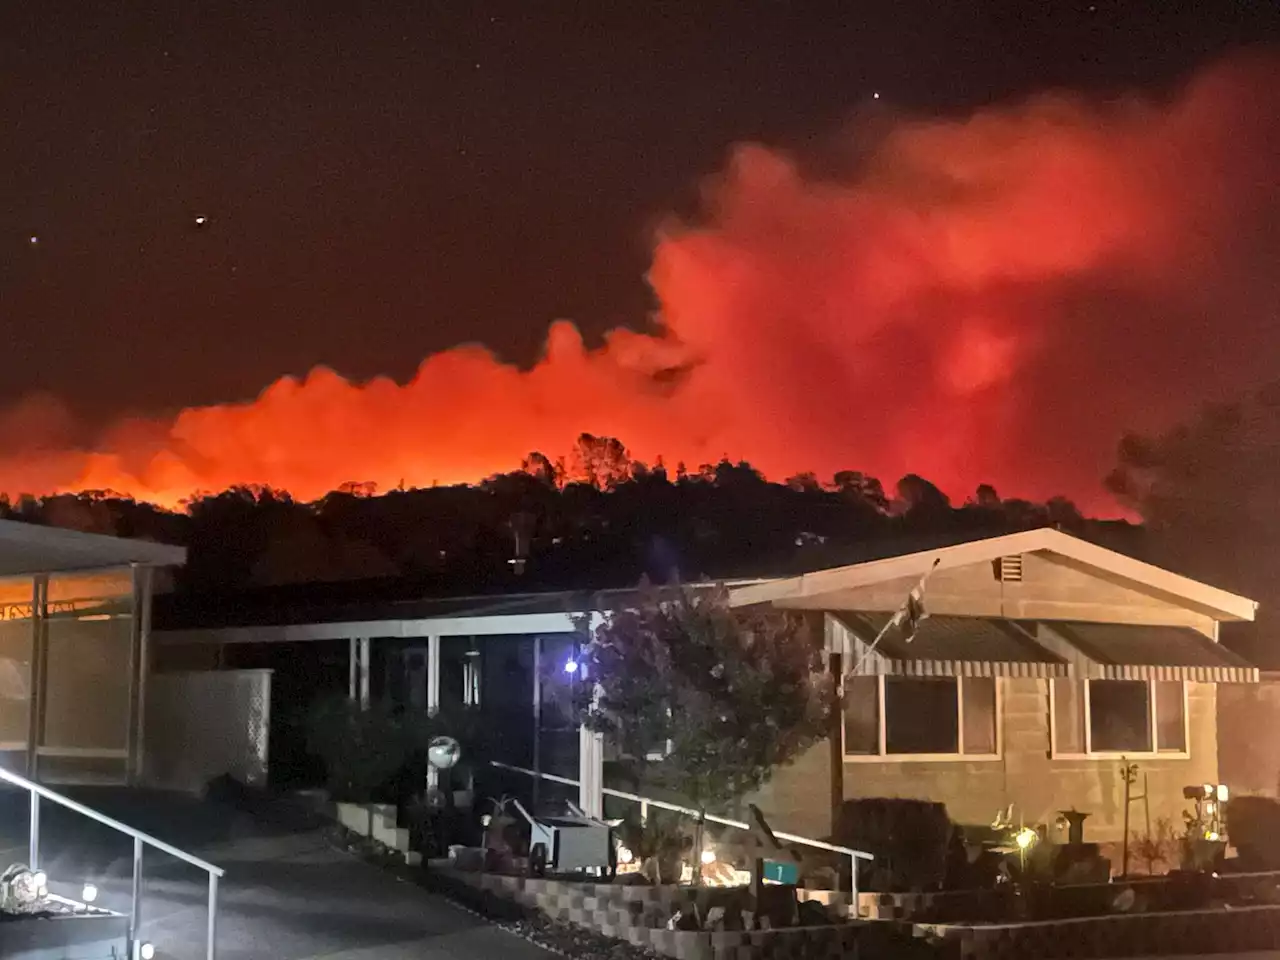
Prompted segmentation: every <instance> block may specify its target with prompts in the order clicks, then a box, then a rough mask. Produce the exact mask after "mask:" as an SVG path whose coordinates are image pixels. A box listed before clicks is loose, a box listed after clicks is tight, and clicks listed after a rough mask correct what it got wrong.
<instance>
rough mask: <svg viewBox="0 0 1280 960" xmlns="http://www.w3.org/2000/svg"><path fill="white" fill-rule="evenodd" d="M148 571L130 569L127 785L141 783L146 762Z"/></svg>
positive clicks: (150, 584) (148, 671)
mask: <svg viewBox="0 0 1280 960" xmlns="http://www.w3.org/2000/svg"><path fill="white" fill-rule="evenodd" d="M152 584H153V580H152V568H151V567H148V566H143V565H141V564H136V563H135V564H134V565H133V611H132V612H133V637H132V643H131V644H130V646H129V661H130V662H129V727H128V731H127V733H126V737H127V740H126V748H127V750H128V753H129V760H128V763H129V769H128V771H127V775H128V778H129V782H130V783H133V784H137V783H139V782H141V780H142V777H143V774H144V772H145V767H146V764H145V760H146V722H147V675H148V674H149V673H150V672H151V597H152V592H153V591H152Z"/></svg>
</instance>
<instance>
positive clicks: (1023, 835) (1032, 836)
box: [1013, 827, 1040, 851]
mask: <svg viewBox="0 0 1280 960" xmlns="http://www.w3.org/2000/svg"><path fill="white" fill-rule="evenodd" d="M1039 839H1040V834H1038V833H1036V832H1035V831H1034V830H1032V829H1031V828H1030V827H1023V828H1022V829H1021V830H1019V831H1018V832H1017V833H1015V834H1014V835H1013V842H1014V843H1016V844H1017V845H1018V849H1019V850H1024V851H1025V850H1028V849H1030V848H1031V846H1032V845H1033V844H1035V842H1036V841H1037V840H1039Z"/></svg>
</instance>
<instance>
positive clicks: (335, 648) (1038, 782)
mask: <svg viewBox="0 0 1280 960" xmlns="http://www.w3.org/2000/svg"><path fill="white" fill-rule="evenodd" d="M926 573H928V574H929V577H928V580H927V583H926V591H925V607H926V610H927V611H928V614H929V616H928V617H927V618H926V619H925V620H924V621H923V623H922V625H921V627H920V629H919V631H918V632H917V634H916V635H915V637H914V638H913V639H912V640H911V641H910V642H907V641H906V639H905V638H904V637H903V636H902V635H901V634H900V633H899V632H898V631H896V630H895V629H889V630H887V631H885V632H884V634H883V637H882V638H881V640H880V642H879V644H878V645H877V646H875V648H874V649H872V644H873V643H874V641H875V638H876V637H877V636H878V635H880V634H881V632H882V628H884V627H885V624H886V622H887V621H888V620H889V618H890V617H891V616H892V614H893V612H894V611H896V610H897V609H898V608H899V607H900V606H901V605H902V604H903V602H904V600H905V598H906V596H907V595H908V593H909V592H910V591H911V589H912V588H913V587H914V586H916V584H917V583H919V581H920V580H921V578H922V577H923V576H924V575H925V574H926ZM728 586H729V587H730V591H731V598H732V602H733V603H734V604H735V605H751V604H769V605H772V606H773V607H776V608H779V609H786V610H794V611H802V612H804V613H805V614H806V615H808V616H810V617H811V618H812V620H813V624H814V626H815V627H816V628H819V629H821V630H822V631H823V635H824V637H825V638H826V649H827V651H828V654H829V658H828V662H829V666H830V669H831V670H833V671H834V672H836V673H837V674H839V675H841V676H843V677H844V691H845V695H844V703H845V707H844V711H843V717H842V722H841V723H840V724H839V726H838V730H835V729H833V736H832V737H831V738H830V742H828V743H824V744H822V745H820V746H818V747H815V748H814V749H813V750H811V751H809V753H808V754H806V755H805V756H803V757H801V758H800V759H799V760H798V761H797V762H796V763H794V764H792V765H790V766H788V767H785V768H783V769H780V770H778V771H776V772H775V774H774V776H773V778H772V780H771V782H770V783H769V784H768V785H767V786H766V787H765V788H764V790H763V791H762V792H761V794H760V796H759V797H757V798H755V799H756V800H757V802H759V803H760V805H761V806H762V808H763V809H764V810H765V812H766V814H768V815H769V816H770V817H771V822H773V823H775V824H776V825H777V826H778V827H779V829H785V830H788V831H790V832H792V833H799V834H804V835H807V836H811V837H817V836H825V835H827V834H828V833H829V832H830V830H831V826H832V817H833V811H834V810H835V809H836V807H837V806H838V804H839V802H841V801H842V800H843V799H844V798H853V797H870V796H898V797H912V798H922V799H930V800H936V801H940V802H943V803H945V804H946V806H947V809H948V811H949V813H950V815H951V817H952V819H953V820H955V821H957V822H960V823H969V824H987V823H990V822H991V821H992V820H993V819H994V818H995V817H996V815H997V813H998V812H1000V811H1007V810H1008V808H1009V807H1010V806H1011V805H1012V807H1013V809H1014V816H1015V817H1016V818H1021V819H1023V820H1025V822H1027V823H1044V822H1049V821H1052V820H1053V819H1054V818H1056V816H1057V814H1058V812H1059V811H1061V810H1070V809H1073V808H1074V809H1076V810H1079V811H1082V812H1085V813H1089V814H1091V819H1090V820H1089V821H1088V824H1087V827H1086V831H1087V834H1088V835H1089V836H1090V837H1091V838H1092V839H1096V840H1100V841H1112V840H1117V839H1119V838H1120V835H1121V832H1122V823H1123V819H1124V811H1123V809H1122V808H1123V796H1124V784H1123V780H1122V777H1121V765H1122V758H1125V759H1126V760H1127V761H1128V762H1132V763H1136V764H1137V765H1138V777H1139V779H1140V781H1141V782H1142V783H1145V785H1146V786H1145V790H1146V797H1147V799H1146V800H1145V801H1144V802H1145V804H1147V805H1148V806H1149V811H1150V817H1151V820H1152V822H1155V821H1156V820H1157V819H1158V818H1160V817H1168V818H1170V819H1171V820H1172V821H1173V823H1174V824H1175V825H1177V824H1179V823H1180V812H1181V811H1182V810H1183V809H1184V808H1185V803H1186V802H1185V801H1184V800H1183V797H1182V791H1183V788H1184V787H1185V786H1187V785H1190V784H1201V783H1217V782H1218V780H1219V767H1218V746H1217V734H1216V730H1217V720H1216V709H1215V704H1216V697H1217V688H1218V685H1219V684H1239V683H1256V682H1257V680H1258V671H1257V670H1256V669H1255V668H1254V667H1252V666H1251V665H1249V664H1248V663H1246V662H1244V661H1243V660H1241V659H1240V658H1238V657H1236V656H1235V655H1233V654H1232V653H1231V652H1230V651H1228V650H1226V649H1225V648H1224V647H1222V646H1221V645H1220V644H1219V642H1218V639H1219V637H1218V633H1219V625H1220V624H1221V623H1224V622H1231V621H1244V620H1252V619H1253V618H1254V615H1255V611H1256V606H1257V605H1256V604H1255V603H1254V602H1253V601H1251V600H1248V599H1246V598H1244V597H1240V596H1236V595H1234V594H1231V593H1228V592H1226V591H1224V590H1220V589H1217V588H1214V587H1211V586H1208V585H1207V584H1204V583H1199V582H1196V581H1194V580H1190V579H1188V578H1186V577H1182V576H1178V575H1177V574H1174V573H1171V572H1169V571H1167V570H1163V569H1160V568H1158V567H1155V566H1152V565H1150V564H1146V563H1142V562H1140V561H1137V560H1134V559H1132V558H1130V557H1128V556H1125V555H1122V554H1120V553H1116V552H1114V551H1112V550H1108V549H1105V548H1103V547H1100V546H1097V545H1095V544H1092V543H1089V542H1087V541H1084V540H1081V539H1078V538H1076V537H1072V536H1070V535H1068V534H1066V533H1063V532H1060V531H1058V530H1055V529H1048V528H1046V529H1038V530H1030V531H1025V532H1020V533H1014V534H1010V535H1007V536H1000V537H993V538H988V539H982V540H974V541H970V542H964V543H958V544H956V543H951V544H948V545H944V546H939V547H937V548H936V549H927V550H921V551H916V552H911V553H906V554H902V555H891V556H883V557H879V558H877V559H874V560H868V561H865V562H861V563H857V564H853V565H849V566H843V567H838V568H834V569H826V570H818V571H814V572H811V573H806V574H804V575H801V576H794V577H770V578H760V579H756V580H750V581H739V582H735V583H731V584H729V585H728ZM630 595H631V594H630V592H629V591H615V592H611V593H605V594H601V595H598V598H599V599H598V600H597V601H595V602H596V606H594V607H592V606H590V604H588V603H587V602H586V600H585V599H584V598H583V597H582V596H575V595H572V594H522V595H514V596H512V595H508V596H499V597H494V596H487V597H463V598H448V599H429V600H411V601H403V602H397V603H391V602H374V601H369V602H360V601H358V600H354V601H352V602H350V603H346V604H343V605H335V604H332V603H330V604H319V605H314V606H309V607H300V606H294V607H290V608H283V607H279V608H277V609H274V610H272V609H260V610H253V609H251V607H250V606H248V605H240V606H236V607H234V608H231V607H228V608H225V609H223V610H222V611H221V613H220V616H221V621H220V622H218V623H200V622H186V623H183V622H174V623H172V624H170V625H168V626H169V627H170V628H167V629H161V630H158V631H157V633H156V665H157V669H160V670H193V669H218V668H223V669H227V668H244V667H271V668H273V669H274V670H275V679H274V681H273V682H274V683H276V685H277V687H278V689H277V690H276V691H275V692H274V693H273V700H274V699H275V698H276V697H278V696H281V695H282V693H281V691H287V694H288V698H289V703H286V704H277V707H282V706H287V707H297V706H299V705H300V704H301V703H302V702H303V700H304V699H305V698H306V697H309V696H310V697H314V696H315V695H316V694H317V693H318V692H319V691H320V690H321V689H322V688H327V689H329V690H333V691H345V692H346V693H347V694H348V695H349V696H351V697H352V698H354V699H360V700H367V699H369V698H370V697H378V696H386V697H393V698H397V699H401V700H403V701H404V702H406V703H415V704H419V705H421V706H423V707H426V708H428V709H431V708H434V707H436V706H437V705H439V704H440V703H441V702H442V699H443V698H446V697H450V698H455V699H458V700H461V701H462V702H464V703H469V704H472V705H475V706H478V707H479V708H480V709H482V710H489V709H499V708H500V709H502V710H506V711H512V710H514V711H516V712H517V713H518V714H519V717H520V718H521V721H520V722H521V726H522V728H523V731H524V733H525V737H524V739H523V740H522V739H520V738H519V737H517V738H515V740H514V741H513V748H512V749H513V755H512V758H511V759H512V762H513V763H515V764H518V765H524V766H532V767H534V768H536V769H538V770H540V771H543V772H553V773H556V774H558V775H560V776H565V777H575V776H576V779H577V780H578V781H579V783H580V788H579V789H580V791H581V799H582V802H583V803H584V805H585V806H586V807H587V808H588V809H600V807H601V805H602V802H601V799H600V788H601V786H602V784H603V776H604V775H603V748H602V746H601V744H599V742H598V740H596V739H595V738H593V737H592V736H591V735H590V734H587V733H585V732H583V731H578V730H576V729H568V728H566V726H565V718H566V716H567V715H566V713H565V712H564V710H563V706H564V704H565V702H566V700H567V696H566V684H567V683H569V682H570V681H569V680H567V679H566V676H565V673H564V671H563V670H562V669H561V667H562V664H563V663H564V662H565V660H566V659H567V658H569V657H571V656H572V650H573V643H574V616H575V615H580V614H583V613H589V612H591V610H599V609H601V608H604V609H609V608H616V607H618V606H621V605H625V604H626V603H627V602H628V597H629V596H630ZM295 712H296V711H295ZM272 750H273V751H276V752H277V753H276V757H275V758H278V757H279V755H280V754H289V756H287V757H286V758H285V759H286V760H287V761H288V763H289V764H290V765H292V766H295V767H296V765H297V763H296V762H297V761H298V760H299V758H300V756H301V754H302V752H303V751H302V749H301V747H300V746H299V742H298V738H297V735H296V731H295V732H294V734H293V735H292V739H290V737H289V736H286V731H285V730H284V726H283V724H281V725H274V724H273V727H272ZM275 758H273V759H275ZM1137 792H1138V793H1141V792H1142V789H1141V787H1139V788H1138V790H1137ZM1146 812H1147V808H1146V807H1144V808H1143V810H1142V812H1141V814H1139V813H1138V811H1136V810H1135V811H1134V815H1135V823H1143V822H1145V820H1144V818H1145V815H1146Z"/></svg>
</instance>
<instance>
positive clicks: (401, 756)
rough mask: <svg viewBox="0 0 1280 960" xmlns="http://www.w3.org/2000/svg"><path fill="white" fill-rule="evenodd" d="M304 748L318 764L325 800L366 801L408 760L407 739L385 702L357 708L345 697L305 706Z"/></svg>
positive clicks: (382, 788) (373, 797)
mask: <svg viewBox="0 0 1280 960" xmlns="http://www.w3.org/2000/svg"><path fill="white" fill-rule="evenodd" d="M307 748H308V749H309V750H310V751H311V752H312V753H314V754H315V755H316V756H318V757H319V758H320V759H321V761H322V762H323V763H324V769H325V785H326V787H327V788H328V790H329V796H330V798H331V799H333V800H337V801H340V802H346V803H371V802H373V801H374V800H376V799H378V798H379V797H380V796H381V795H382V792H383V791H384V789H385V788H386V787H387V786H388V784H390V783H391V781H392V780H393V779H394V778H395V776H396V775H397V774H398V773H399V772H400V771H401V770H402V769H403V768H404V767H405V765H406V764H407V763H408V760H409V756H410V750H411V743H410V738H409V737H408V736H407V734H406V731H405V727H404V724H403V723H402V722H401V721H400V718H399V717H397V716H396V715H395V713H394V711H393V710H392V708H391V707H390V706H389V705H387V704H383V703H372V704H370V705H369V706H368V707H367V708H364V709H361V707H360V705H359V704H358V703H354V702H352V701H350V700H348V699H347V698H346V697H333V698H329V699H325V700H322V701H320V702H319V703H317V704H316V705H315V707H314V708H313V709H312V710H311V713H310V715H309V716H308V718H307Z"/></svg>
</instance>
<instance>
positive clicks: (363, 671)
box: [360, 637, 370, 710]
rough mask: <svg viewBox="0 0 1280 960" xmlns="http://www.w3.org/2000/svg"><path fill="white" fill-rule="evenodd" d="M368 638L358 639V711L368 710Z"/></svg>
mask: <svg viewBox="0 0 1280 960" xmlns="http://www.w3.org/2000/svg"><path fill="white" fill-rule="evenodd" d="M369 659H370V657H369V638H368V637H361V638H360V709H361V710H368V709H369Z"/></svg>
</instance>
